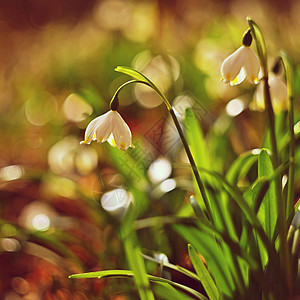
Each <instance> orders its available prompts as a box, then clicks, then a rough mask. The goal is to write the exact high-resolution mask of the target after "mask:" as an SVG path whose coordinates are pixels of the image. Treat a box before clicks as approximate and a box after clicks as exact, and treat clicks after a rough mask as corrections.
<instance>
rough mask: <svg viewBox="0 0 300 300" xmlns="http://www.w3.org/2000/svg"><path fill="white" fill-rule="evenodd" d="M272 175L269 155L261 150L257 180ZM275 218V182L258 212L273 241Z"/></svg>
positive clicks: (276, 214) (272, 170)
mask: <svg viewBox="0 0 300 300" xmlns="http://www.w3.org/2000/svg"><path fill="white" fill-rule="evenodd" d="M273 173H274V169H273V166H272V162H271V159H270V157H269V154H268V152H267V151H266V150H262V151H261V152H260V154H259V157H258V178H262V177H268V176H271V175H272V174H273ZM277 218H278V210H277V205H276V189H275V182H272V183H271V184H270V187H269V189H268V191H267V193H266V195H265V197H264V199H263V202H262V204H261V209H260V210H259V211H258V219H259V220H260V222H261V224H262V226H263V228H264V229H265V232H266V234H267V236H268V237H269V238H270V240H273V236H274V232H275V227H276V223H277Z"/></svg>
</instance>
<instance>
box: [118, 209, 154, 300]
mask: <svg viewBox="0 0 300 300" xmlns="http://www.w3.org/2000/svg"><path fill="white" fill-rule="evenodd" d="M135 217H136V212H135V211H134V209H133V207H132V206H129V209H128V212H127V215H126V218H125V220H124V221H123V224H122V226H121V236H122V239H123V242H124V248H125V252H126V257H127V260H128V263H129V266H130V268H131V270H132V271H133V274H134V280H135V283H136V285H137V288H138V291H139V294H140V297H141V299H142V300H154V295H153V293H152V290H151V289H150V283H149V280H148V275H147V273H146V267H145V263H144V259H143V257H142V255H141V251H140V247H139V244H138V239H137V236H136V232H135V230H134V229H133V226H132V224H133V221H134V220H135Z"/></svg>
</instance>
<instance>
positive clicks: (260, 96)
mask: <svg viewBox="0 0 300 300" xmlns="http://www.w3.org/2000/svg"><path fill="white" fill-rule="evenodd" d="M269 87H270V95H271V101H272V106H273V109H274V113H275V114H278V113H279V112H281V111H283V110H288V108H289V100H288V91H287V86H286V84H285V82H284V81H283V80H282V76H281V75H280V74H274V73H272V72H271V73H270V74H269ZM249 108H250V109H252V110H257V111H263V110H264V109H265V102H264V88H263V82H261V83H260V84H259V85H258V87H257V89H256V91H255V93H254V95H253V100H252V101H251V103H250V104H249Z"/></svg>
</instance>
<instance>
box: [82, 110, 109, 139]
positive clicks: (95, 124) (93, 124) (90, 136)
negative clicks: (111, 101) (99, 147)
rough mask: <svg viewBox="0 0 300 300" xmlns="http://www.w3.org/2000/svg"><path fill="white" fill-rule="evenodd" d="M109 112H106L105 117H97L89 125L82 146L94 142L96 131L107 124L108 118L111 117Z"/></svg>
mask: <svg viewBox="0 0 300 300" xmlns="http://www.w3.org/2000/svg"><path fill="white" fill-rule="evenodd" d="M109 112H110V111H108V112H106V113H105V114H104V115H101V116H99V117H97V118H96V119H94V120H92V121H91V122H90V123H89V125H88V126H87V128H86V130H85V134H84V141H82V142H81V144H90V143H91V141H92V140H94V135H95V129H96V128H97V127H98V126H99V125H101V124H102V123H103V122H105V120H106V118H107V117H108V116H109Z"/></svg>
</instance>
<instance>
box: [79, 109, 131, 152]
mask: <svg viewBox="0 0 300 300" xmlns="http://www.w3.org/2000/svg"><path fill="white" fill-rule="evenodd" d="M131 139H132V136H131V131H130V129H129V127H128V125H127V124H126V123H125V121H124V120H123V119H122V117H121V116H120V114H119V113H118V112H117V111H115V110H109V111H108V112H107V113H105V114H104V115H101V116H99V117H97V118H96V119H94V120H93V121H91V122H90V123H89V125H88V126H87V128H86V131H85V136H84V141H82V142H80V144H90V143H91V142H92V141H97V142H100V143H103V142H105V141H108V142H109V143H110V144H111V145H112V146H113V147H115V146H117V147H118V148H119V149H121V150H127V149H128V147H132V148H134V146H133V145H132V141H131Z"/></svg>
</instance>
